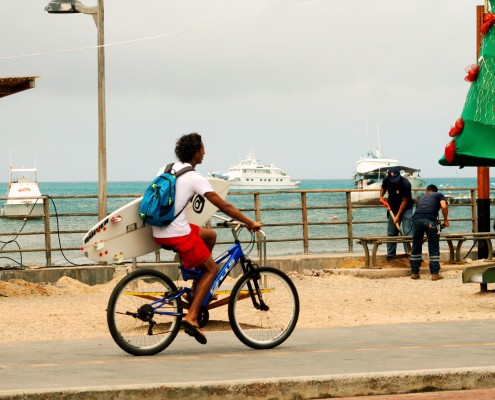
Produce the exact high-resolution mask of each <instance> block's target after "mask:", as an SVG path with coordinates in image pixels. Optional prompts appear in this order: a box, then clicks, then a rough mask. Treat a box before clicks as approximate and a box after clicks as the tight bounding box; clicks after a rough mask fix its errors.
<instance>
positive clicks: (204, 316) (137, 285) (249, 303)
mask: <svg viewBox="0 0 495 400" xmlns="http://www.w3.org/2000/svg"><path fill="white" fill-rule="evenodd" d="M219 218H220V217H219ZM222 219H223V218H222ZM217 226H222V227H230V228H231V231H232V235H233V237H234V244H233V245H232V247H230V248H229V249H228V250H227V251H226V252H224V253H223V254H221V255H220V256H219V257H218V258H217V259H216V260H215V262H216V263H217V265H221V264H222V263H224V264H223V266H221V268H220V269H219V272H218V275H217V277H216V279H215V281H214V282H213V284H212V286H211V289H210V291H209V293H208V295H207V296H206V298H205V300H204V302H203V305H202V309H201V312H200V316H199V318H198V319H199V321H198V323H199V325H200V327H203V326H205V325H206V324H207V323H208V321H209V310H210V309H212V308H216V307H219V306H222V305H227V304H228V318H229V323H230V326H231V327H232V330H233V331H234V333H235V335H236V336H237V338H238V339H239V340H240V341H241V342H242V343H244V344H245V345H247V346H249V347H252V348H254V349H270V348H273V347H276V346H278V345H280V344H281V343H283V342H284V341H285V340H286V339H287V338H288V337H289V336H290V335H291V333H292V331H293V330H294V328H295V326H296V324H297V319H298V317H299V296H298V294H297V290H296V287H295V286H294V283H293V282H292V281H291V280H290V278H289V277H288V276H287V275H286V274H284V273H283V272H282V271H280V270H278V269H275V268H271V267H259V266H258V265H257V264H256V263H254V262H253V261H252V260H251V259H250V258H249V257H248V256H249V254H250V253H251V251H252V250H253V248H254V246H255V244H256V236H255V234H254V233H251V240H250V241H249V242H248V243H247V245H246V248H245V249H243V248H242V246H241V242H240V240H239V236H238V234H239V232H240V231H241V229H242V228H243V224H242V223H239V222H233V221H229V220H226V219H224V222H222V223H219V224H217ZM261 238H262V240H261V248H260V250H259V251H260V260H263V261H265V260H266V237H265V235H264V233H263V232H261ZM237 264H240V266H241V268H242V275H241V276H240V278H239V279H238V280H237V281H236V283H235V284H234V287H233V288H232V290H231V291H228V290H227V291H222V292H221V293H227V294H228V295H227V297H223V298H218V299H216V300H213V301H211V300H212V298H213V299H215V296H214V295H215V293H219V290H218V289H219V288H220V286H221V284H222V283H223V282H224V280H225V278H226V277H227V276H228V275H229V273H230V272H231V271H232V269H233V268H234V267H235V266H236V265H237ZM179 268H180V273H181V275H182V278H183V280H184V281H188V280H197V279H201V277H202V271H201V270H186V269H184V267H183V266H182V264H181V265H180V266H179ZM192 296H193V293H192V290H191V288H189V287H177V286H176V285H175V284H174V282H173V281H172V280H171V279H170V278H169V277H168V276H167V275H165V274H164V273H162V272H160V271H157V270H153V269H138V270H136V271H134V272H132V273H130V274H128V275H127V276H125V277H124V278H123V279H122V280H121V281H120V282H119V283H118V284H117V285H116V287H115V289H114V290H113V292H112V294H111V296H110V299H109V301H108V308H107V323H108V327H109V330H110V333H111V335H112V337H113V339H114V340H115V342H116V343H117V345H118V346H119V347H120V348H122V349H123V350H124V351H126V352H128V353H129V354H132V355H136V356H143V355H153V354H157V353H159V352H161V351H163V350H164V349H165V348H167V347H168V346H169V345H170V344H171V343H172V342H173V340H174V339H175V337H176V336H177V334H178V332H179V330H180V328H181V319H182V317H184V316H185V315H186V314H185V310H187V309H188V308H189V305H190V304H191V300H192ZM219 297H222V296H219Z"/></svg>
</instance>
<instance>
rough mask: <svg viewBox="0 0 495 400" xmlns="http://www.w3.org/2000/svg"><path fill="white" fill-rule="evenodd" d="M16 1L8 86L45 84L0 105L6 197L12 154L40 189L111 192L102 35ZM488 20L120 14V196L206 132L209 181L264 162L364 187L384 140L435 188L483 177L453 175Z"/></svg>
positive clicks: (297, 1) (444, 3) (349, 6)
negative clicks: (445, 180)
mask: <svg viewBox="0 0 495 400" xmlns="http://www.w3.org/2000/svg"><path fill="white" fill-rule="evenodd" d="M1 1H2V23H1V24H0V35H1V37H2V40H1V41H0V76H1V77H9V76H39V78H37V80H36V88H34V89H31V90H28V91H24V92H21V93H18V94H15V95H12V96H7V97H4V98H2V99H0V124H1V125H0V131H1V138H2V145H1V147H0V181H2V182H5V181H7V180H8V166H9V149H10V152H11V155H12V162H13V164H14V165H15V166H17V167H21V166H24V167H30V166H33V165H34V162H35V158H36V164H37V167H38V171H39V179H40V181H96V180H97V136H98V134H97V122H98V115H97V50H96V48H95V45H96V27H95V25H94V22H93V21H92V19H91V17H90V16H87V15H82V14H66V15H57V14H48V13H46V12H45V11H44V7H45V6H46V4H47V3H48V0H43V1H35V0H15V1H7V0H1ZM83 4H85V5H88V6H91V5H95V4H96V1H95V0H88V1H87V2H86V1H83ZM479 4H483V2H482V1H474V0H473V1H469V0H414V1H411V0H408V1H405V0H354V1H350V0H320V1H317V0H316V1H308V0H145V1H136V0H132V1H131V0H105V42H106V44H107V47H106V50H105V57H106V109H107V158H108V180H109V181H133V180H142V181H148V180H149V179H150V178H152V177H153V176H154V175H155V173H156V171H157V170H158V168H159V167H160V166H162V165H163V164H165V163H167V162H169V161H173V160H174V159H175V157H174V145H175V140H176V139H177V138H178V137H179V136H180V135H182V134H184V133H188V132H192V131H197V132H199V133H201V134H202V136H203V141H204V143H205V148H206V157H205V160H204V163H203V165H202V166H201V167H200V168H199V170H200V171H201V172H202V173H205V174H206V173H207V172H209V171H225V170H226V169H227V168H228V167H230V166H232V165H234V164H236V163H237V162H238V161H239V160H241V159H242V158H243V157H244V156H245V155H246V153H248V152H250V151H254V153H255V154H256V157H257V158H259V159H262V160H264V161H265V162H267V163H274V164H275V165H277V166H280V167H282V168H284V169H285V170H286V171H287V173H289V174H290V175H292V176H293V177H294V178H299V179H312V178H314V179H325V178H328V179H351V177H352V175H353V172H354V168H355V162H356V161H357V160H358V159H359V157H360V156H361V155H362V154H364V153H365V152H367V151H368V150H369V149H370V148H371V149H373V148H375V147H376V146H377V144H378V137H379V138H380V143H381V148H382V153H383V155H384V156H386V157H391V158H397V159H399V160H400V161H401V162H402V163H403V164H405V165H407V166H412V167H417V168H420V169H421V170H422V175H423V176H424V177H431V178H433V177H473V176H476V169H475V168H465V169H462V170H459V169H458V168H457V167H443V166H440V165H439V164H438V159H439V158H440V157H441V156H442V154H443V151H444V147H445V145H446V144H447V143H448V142H449V139H450V138H449V136H448V131H449V129H450V127H451V126H452V125H453V124H454V123H455V120H456V119H457V118H458V117H459V116H460V114H461V112H462V109H463V106H464V101H465V97H466V94H467V91H468V89H469V84H468V83H466V82H465V81H464V76H465V75H466V74H465V68H466V67H467V66H468V65H469V64H472V63H474V62H475V61H476V49H475V44H476V19H475V17H476V6H477V5H479ZM137 39H144V40H137ZM119 43H120V44H119ZM65 50H73V51H65ZM59 51H60V52H59ZM40 53H41V54H40ZM33 54H37V55H33ZM13 56H22V57H13ZM377 127H378V129H377ZM377 131H378V132H379V135H378V134H377ZM491 172H492V171H491Z"/></svg>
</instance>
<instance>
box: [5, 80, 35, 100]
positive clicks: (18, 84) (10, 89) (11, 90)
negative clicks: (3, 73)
mask: <svg viewBox="0 0 495 400" xmlns="http://www.w3.org/2000/svg"><path fill="white" fill-rule="evenodd" d="M36 78H37V76H14V77H9V78H0V97H5V96H8V95H9V94H15V93H17V92H22V91H23V90H27V89H32V88H34V87H35V80H36Z"/></svg>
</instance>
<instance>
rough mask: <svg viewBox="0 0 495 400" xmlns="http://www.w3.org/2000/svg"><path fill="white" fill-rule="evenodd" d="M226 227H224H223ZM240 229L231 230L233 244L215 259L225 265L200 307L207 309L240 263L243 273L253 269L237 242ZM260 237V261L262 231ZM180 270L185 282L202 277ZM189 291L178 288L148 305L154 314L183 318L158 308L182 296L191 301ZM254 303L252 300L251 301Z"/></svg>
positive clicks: (194, 271)
mask: <svg viewBox="0 0 495 400" xmlns="http://www.w3.org/2000/svg"><path fill="white" fill-rule="evenodd" d="M225 226H226V225H225ZM239 229H240V225H236V226H235V227H233V228H232V234H233V236H234V244H233V245H232V246H231V247H230V248H229V249H228V250H226V251H225V252H224V253H222V254H221V255H219V256H218V257H217V258H216V259H215V263H216V264H217V265H219V264H220V263H222V262H223V261H225V260H227V261H226V262H225V264H224V265H223V267H222V268H220V270H219V271H218V274H217V276H216V278H215V280H214V281H213V283H212V285H211V287H210V290H209V292H208V294H207V295H206V297H205V299H204V300H203V303H202V306H203V307H205V308H206V307H207V306H208V304H209V303H210V300H211V298H212V296H213V295H214V293H215V292H216V291H217V290H218V288H219V287H220V286H221V285H222V283H223V281H224V280H225V278H227V276H228V275H229V274H230V272H231V271H232V269H234V267H235V266H236V265H237V264H238V263H239V262H240V263H241V267H242V270H243V273H246V272H247V271H248V270H249V269H252V268H253V265H252V263H251V260H250V259H249V258H247V257H246V256H245V254H244V251H243V250H242V246H241V243H240V241H239V238H238V235H237V232H238V231H239ZM259 232H260V234H261V237H262V247H261V248H260V251H259V255H260V261H261V260H263V261H265V260H266V236H265V234H264V232H263V231H259ZM180 269H181V274H182V277H183V279H184V280H185V281H188V280H190V279H192V280H200V279H201V278H202V277H203V271H202V270H197V269H185V268H184V266H183V265H182V264H181V265H180ZM191 292H192V291H191V289H190V288H188V287H185V288H179V290H178V291H177V292H176V293H174V294H173V296H171V297H162V298H160V299H157V300H155V301H153V302H152V303H150V306H152V307H153V309H154V312H155V313H157V314H160V315H181V316H185V315H186V314H185V313H176V312H172V311H161V310H159V308H161V307H162V306H164V305H166V304H168V303H170V302H171V301H174V300H175V299H177V298H179V297H182V296H183V295H184V294H185V295H186V297H187V299H188V300H191V299H192V294H191ZM253 301H254V299H253Z"/></svg>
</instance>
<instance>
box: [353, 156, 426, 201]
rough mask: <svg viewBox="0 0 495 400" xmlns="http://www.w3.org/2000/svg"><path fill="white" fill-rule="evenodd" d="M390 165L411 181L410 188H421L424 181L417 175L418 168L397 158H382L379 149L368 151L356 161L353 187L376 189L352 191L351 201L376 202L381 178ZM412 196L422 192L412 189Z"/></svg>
mask: <svg viewBox="0 0 495 400" xmlns="http://www.w3.org/2000/svg"><path fill="white" fill-rule="evenodd" d="M390 167H399V170H400V171H401V175H402V176H404V177H406V178H407V180H408V181H409V182H410V183H411V188H412V189H418V188H422V187H424V185H425V182H424V181H423V180H422V179H421V178H420V177H419V174H420V172H421V171H420V170H419V169H416V168H410V167H406V166H404V165H401V164H400V163H399V161H398V160H395V159H392V158H383V157H382V155H381V150H380V149H379V148H378V149H377V150H376V152H374V153H373V152H371V151H370V152H368V153H366V154H365V155H364V156H362V157H361V158H360V159H359V160H358V161H357V162H356V171H355V173H354V177H353V180H354V187H355V188H356V189H376V191H363V192H352V193H351V202H352V203H368V204H370V203H377V204H378V200H379V198H380V188H381V184H382V180H383V178H385V176H386V175H387V170H388V169H389V168H390ZM412 194H413V198H417V197H419V196H420V195H421V194H422V193H419V192H414V191H413V193H412Z"/></svg>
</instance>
